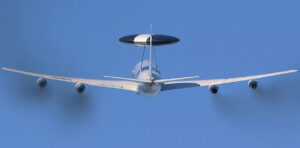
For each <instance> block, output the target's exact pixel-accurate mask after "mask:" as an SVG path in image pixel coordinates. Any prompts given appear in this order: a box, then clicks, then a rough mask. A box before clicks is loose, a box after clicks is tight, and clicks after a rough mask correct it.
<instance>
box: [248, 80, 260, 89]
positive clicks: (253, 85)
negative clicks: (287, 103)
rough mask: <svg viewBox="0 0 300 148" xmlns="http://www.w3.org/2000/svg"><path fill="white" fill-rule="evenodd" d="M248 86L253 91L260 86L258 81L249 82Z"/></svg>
mask: <svg viewBox="0 0 300 148" xmlns="http://www.w3.org/2000/svg"><path fill="white" fill-rule="evenodd" d="M248 86H249V87H250V88H252V89H256V88H257V86H258V82H257V81H256V80H253V79H252V80H249V82H248Z"/></svg>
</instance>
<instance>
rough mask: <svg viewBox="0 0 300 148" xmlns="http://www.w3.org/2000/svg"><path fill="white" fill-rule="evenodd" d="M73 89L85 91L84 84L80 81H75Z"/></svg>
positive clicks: (79, 91) (80, 91)
mask: <svg viewBox="0 0 300 148" xmlns="http://www.w3.org/2000/svg"><path fill="white" fill-rule="evenodd" d="M75 89H76V91H77V92H78V93H83V92H84V91H85V86H84V84H82V83H77V84H76V85H75Z"/></svg>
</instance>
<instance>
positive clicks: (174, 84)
mask: <svg viewBox="0 0 300 148" xmlns="http://www.w3.org/2000/svg"><path fill="white" fill-rule="evenodd" d="M297 71H298V70H287V71H281V72H274V73H268V74H262V75H253V76H246V77H236V78H227V79H212V80H194V81H171V82H165V83H164V85H163V87H162V91H165V90H172V89H180V88H188V87H197V86H210V85H219V84H225V83H232V82H239V81H247V80H252V79H259V78H265V77H271V76H276V75H282V74H288V73H292V72H297Z"/></svg>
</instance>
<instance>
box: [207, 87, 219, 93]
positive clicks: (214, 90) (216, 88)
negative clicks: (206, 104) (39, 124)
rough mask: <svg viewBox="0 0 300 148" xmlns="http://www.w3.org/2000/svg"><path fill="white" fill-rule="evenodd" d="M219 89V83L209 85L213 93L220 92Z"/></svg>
mask: <svg viewBox="0 0 300 148" xmlns="http://www.w3.org/2000/svg"><path fill="white" fill-rule="evenodd" d="M218 90H219V87H218V85H210V86H209V91H210V92H211V93H213V94H216V93H218Z"/></svg>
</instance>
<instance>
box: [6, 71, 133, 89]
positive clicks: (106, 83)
mask: <svg viewBox="0 0 300 148" xmlns="http://www.w3.org/2000/svg"><path fill="white" fill-rule="evenodd" d="M2 70H6V71H11V72H16V73H21V74H25V75H29V76H34V77H40V78H45V79H52V80H58V81H65V82H71V83H83V84H87V85H94V86H100V87H109V88H117V89H124V90H130V91H135V92H137V89H138V85H139V83H137V82H131V81H110V80H92V79H82V78H70V77H61V76H53V75H45V74H37V73H32V72H26V71H21V70H16V69H10V68H5V67H3V68H2Z"/></svg>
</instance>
